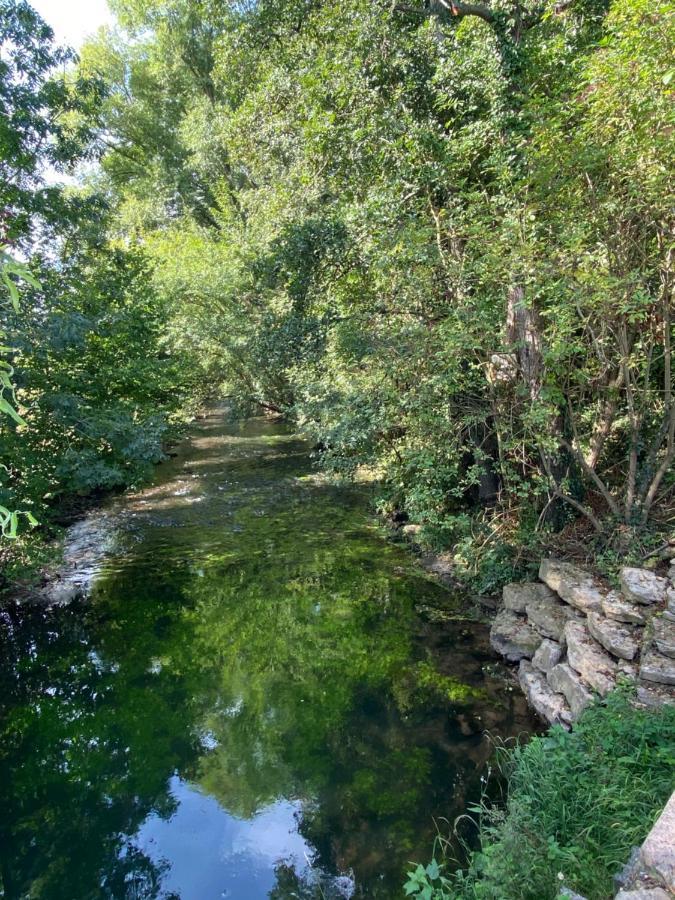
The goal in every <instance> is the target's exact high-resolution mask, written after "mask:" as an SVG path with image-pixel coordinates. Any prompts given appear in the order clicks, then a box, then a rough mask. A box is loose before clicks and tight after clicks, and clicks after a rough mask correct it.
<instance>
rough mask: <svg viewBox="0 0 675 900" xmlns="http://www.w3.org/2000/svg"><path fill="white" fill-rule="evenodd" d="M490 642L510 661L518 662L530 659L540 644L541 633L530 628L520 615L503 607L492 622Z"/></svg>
mask: <svg viewBox="0 0 675 900" xmlns="http://www.w3.org/2000/svg"><path fill="white" fill-rule="evenodd" d="M490 644H491V645H492V647H493V649H494V650H496V651H497V653H501V655H502V656H505V657H506V658H507V659H508V660H510V661H511V662H519V661H520V660H521V659H532V657H533V656H534V654H535V652H536V650H537V649H538V647H539V644H541V635H539V634H537V632H536V631H535V630H534V628H530V626H529V625H528V624H527V622H526V621H525V619H523V618H522V617H521V616H518V615H517V614H516V613H514V612H511V610H509V609H503V610H502V611H501V612H500V613H498V615H497V616H496V617H495V620H494V622H493V623H492V628H491V629H490Z"/></svg>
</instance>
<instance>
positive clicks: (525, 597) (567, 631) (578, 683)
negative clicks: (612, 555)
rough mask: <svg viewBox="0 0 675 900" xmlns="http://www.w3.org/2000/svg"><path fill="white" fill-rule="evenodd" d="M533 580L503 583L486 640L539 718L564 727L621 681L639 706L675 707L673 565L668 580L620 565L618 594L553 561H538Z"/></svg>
mask: <svg viewBox="0 0 675 900" xmlns="http://www.w3.org/2000/svg"><path fill="white" fill-rule="evenodd" d="M539 578H540V579H541V580H540V581H539V582H534V583H529V584H508V585H506V587H505V588H504V592H503V607H502V609H501V610H500V611H499V613H498V614H497V617H496V618H495V620H494V622H493V625H492V629H491V631H490V641H491V644H492V646H493V648H494V649H495V650H496V651H497V652H498V653H501V654H502V655H503V656H505V657H506V659H508V660H510V661H511V662H517V663H518V664H519V671H518V676H519V681H520V684H521V687H522V689H523V691H524V692H525V694H526V695H527V698H528V701H529V703H530V704H531V705H532V706H533V707H534V709H535V710H536V711H537V712H538V713H539V715H540V716H542V718H544V719H546V720H547V721H548V722H549V723H551V724H554V723H555V724H560V725H562V726H563V727H565V728H569V727H570V726H571V724H572V723H573V722H574V720H575V719H576V718H577V716H578V715H579V714H580V713H581V711H582V710H583V709H584V708H585V707H586V706H587V705H588V704H589V703H590V702H591V700H592V699H593V696H594V695H596V694H599V695H600V696H604V695H605V694H607V693H608V692H609V691H610V690H611V689H612V688H613V687H614V686H615V685H616V682H617V679H618V678H620V677H621V676H624V677H628V678H631V679H634V680H635V681H636V682H637V695H638V699H639V700H640V701H641V702H642V703H645V704H648V705H660V704H662V703H675V566H671V568H670V571H669V573H668V577H667V578H661V577H659V576H658V575H655V574H654V573H653V572H651V571H649V570H648V569H636V568H630V567H624V568H623V569H621V572H620V584H621V590H620V591H613V590H607V589H605V588H604V587H603V586H602V585H601V584H600V583H599V582H598V581H597V580H596V579H595V578H593V576H592V575H590V574H589V573H588V572H586V571H584V570H583V569H580V568H579V567H578V566H575V565H573V564H571V563H568V562H561V561H560V560H555V559H545V560H543V561H542V563H541V566H540V569H539Z"/></svg>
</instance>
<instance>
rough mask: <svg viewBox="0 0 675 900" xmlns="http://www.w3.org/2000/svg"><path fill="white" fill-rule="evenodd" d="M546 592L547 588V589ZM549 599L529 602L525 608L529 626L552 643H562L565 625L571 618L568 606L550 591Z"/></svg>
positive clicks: (544, 598)
mask: <svg viewBox="0 0 675 900" xmlns="http://www.w3.org/2000/svg"><path fill="white" fill-rule="evenodd" d="M547 590H548V588H547ZM550 593H551V596H550V597H543V598H541V599H538V600H531V601H530V602H529V603H528V604H527V606H526V607H525V611H526V612H527V619H528V622H529V623H530V625H531V626H532V627H533V628H535V629H536V630H537V631H538V632H539V634H541V635H543V636H544V637H546V638H552V639H553V640H554V641H562V640H563V633H564V631H565V625H566V624H567V622H568V620H569V619H570V617H571V614H572V611H571V610H570V608H569V606H566V605H565V604H564V603H562V602H561V601H560V600H558V598H557V597H556V596H555V594H553V592H552V591H551V592H550Z"/></svg>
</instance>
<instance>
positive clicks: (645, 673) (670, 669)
mask: <svg viewBox="0 0 675 900" xmlns="http://www.w3.org/2000/svg"><path fill="white" fill-rule="evenodd" d="M640 678H642V679H643V680H644V681H655V682H656V683H657V684H670V685H675V659H672V657H670V656H664V655H663V653H659V651H658V650H657V649H656V648H655V647H654V646H653V645H652V646H650V647H649V648H647V649H646V650H644V649H643V651H642V660H641V662H640Z"/></svg>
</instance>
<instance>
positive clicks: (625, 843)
mask: <svg viewBox="0 0 675 900" xmlns="http://www.w3.org/2000/svg"><path fill="white" fill-rule="evenodd" d="M497 763H498V768H499V770H500V771H501V772H502V773H503V774H504V775H505V776H506V778H507V783H508V799H507V802H506V805H505V806H501V807H500V806H495V805H489V804H487V803H484V804H482V805H481V806H480V808H478V809H475V810H474V811H473V812H474V813H476V815H477V823H478V827H479V832H480V845H479V849H478V850H475V851H473V852H472V853H471V854H470V856H469V863H468V866H467V867H466V868H465V869H464V870H460V871H459V872H454V873H453V872H448V871H447V870H448V869H449V868H450V867H449V866H448V865H447V864H443V862H441V861H440V860H438V861H437V860H434V861H432V863H431V864H430V865H429V866H427V867H422V866H419V867H418V868H417V869H416V870H414V871H413V872H411V873H410V879H409V881H408V883H407V885H406V893H407V894H409V895H411V896H414V897H418V898H423V900H463V898H476V900H521V898H522V900H548V898H551V900H552V898H554V897H557V896H558V893H559V890H560V887H561V886H562V885H563V884H564V885H565V886H566V887H568V888H571V889H572V890H574V891H577V892H578V893H580V894H582V895H583V896H584V897H587V898H588V900H606V898H607V897H610V896H613V890H612V887H613V882H612V879H613V876H614V875H615V874H616V873H617V872H618V871H620V869H621V868H622V867H623V865H624V864H625V862H626V861H627V859H628V857H629V855H630V851H631V848H632V847H633V846H636V845H639V844H641V843H642V841H643V840H644V838H645V836H646V835H647V833H648V831H649V829H650V828H651V826H652V825H653V823H654V821H655V820H656V818H657V817H658V815H659V813H660V811H661V809H662V808H663V806H664V805H665V803H666V800H667V799H668V797H669V795H670V792H671V791H672V790H673V787H674V786H675V785H674V778H673V772H674V771H675V707H669V708H664V709H661V710H659V711H654V710H643V709H635V708H634V707H633V706H632V705H631V703H630V697H629V692H628V691H627V689H620V690H618V691H615V692H614V693H613V694H612V695H610V696H609V697H608V698H607V700H606V702H605V703H603V704H597V705H595V706H593V707H591V708H590V709H588V710H587V711H586V713H585V714H584V715H583V716H582V717H581V719H580V720H579V722H578V723H577V725H576V727H575V730H574V731H573V732H571V733H567V732H565V731H563V730H562V729H561V728H559V727H555V728H552V729H551V730H550V731H549V732H548V734H547V735H544V736H542V737H536V738H534V739H533V740H531V741H530V742H529V743H527V744H525V745H522V746H518V747H517V748H515V749H513V750H508V751H507V750H498V751H497ZM447 862H449V861H447ZM446 873H447V874H446Z"/></svg>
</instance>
